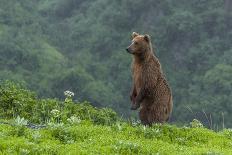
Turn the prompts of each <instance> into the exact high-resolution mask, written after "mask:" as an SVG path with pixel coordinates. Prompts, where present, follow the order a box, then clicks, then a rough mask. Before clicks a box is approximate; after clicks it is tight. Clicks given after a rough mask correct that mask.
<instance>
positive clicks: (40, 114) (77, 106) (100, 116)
mask: <svg viewBox="0 0 232 155" xmlns="http://www.w3.org/2000/svg"><path fill="white" fill-rule="evenodd" d="M67 92H68V93H67ZM65 94H66V95H65V96H66V99H65V101H60V100H57V99H38V97H37V96H36V95H35V93H33V92H31V91H29V90H26V89H24V88H23V87H22V86H21V85H19V84H15V83H12V82H9V81H6V82H2V83H1V84H0V117H1V118H8V119H11V118H15V117H17V116H20V117H21V118H24V119H26V120H29V121H30V122H33V123H41V124H42V123H47V122H55V123H59V122H63V123H68V122H70V121H69V120H70V118H73V117H78V118H79V119H80V120H90V121H92V122H94V123H96V124H104V125H106V124H112V123H114V122H116V121H117V114H116V112H114V111H113V110H111V109H108V108H102V109H98V108H96V107H93V106H91V105H90V103H89V102H86V101H85V102H81V103H79V102H78V103H75V102H73V101H72V96H73V95H74V94H72V93H71V92H69V91H66V92H65Z"/></svg>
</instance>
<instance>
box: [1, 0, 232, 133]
mask: <svg viewBox="0 0 232 155" xmlns="http://www.w3.org/2000/svg"><path fill="white" fill-rule="evenodd" d="M231 10H232V4H231V2H230V1H228V0H225V1H224V0H191V1H185V0H178V1H172V0H147V1H144V0H136V1H135V0H117V1H110V0H24V1H18V0H7V1H6V0H0V79H1V80H2V81H4V80H6V79H8V80H13V81H16V82H20V83H24V85H25V86H26V87H27V88H29V89H31V90H33V91H36V92H37V93H38V94H39V96H40V97H57V98H62V97H63V92H64V91H65V90H70V91H73V92H74V93H75V100H78V101H84V100H88V101H90V102H91V104H93V105H94V106H97V107H111V108H113V109H114V110H116V111H117V112H118V113H119V114H121V115H123V116H125V117H127V116H130V115H131V114H130V113H131V112H130V110H129V107H130V101H129V92H130V85H131V72H130V63H131V56H130V55H129V54H127V53H126V51H125V48H126V47H127V46H128V45H129V43H130V39H131V38H130V35H131V33H132V32H133V31H136V32H139V33H142V34H143V33H147V34H149V35H150V36H151V38H152V42H153V46H154V49H155V54H156V55H157V57H158V58H159V60H160V62H161V64H162V68H163V70H164V72H165V74H166V76H167V79H168V81H169V84H170V86H171V87H172V91H173V96H174V110H173V114H172V116H173V117H172V121H175V122H181V123H184V122H189V121H190V120H192V119H193V118H197V119H199V120H201V121H202V122H203V123H204V124H205V125H206V126H208V127H211V128H214V129H216V128H222V126H223V124H224V125H225V126H226V127H232V121H231V119H230V118H231V117H232V61H231V60H232V14H231ZM133 115H135V113H133Z"/></svg>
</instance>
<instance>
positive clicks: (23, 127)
mask: <svg viewBox="0 0 232 155" xmlns="http://www.w3.org/2000/svg"><path fill="white" fill-rule="evenodd" d="M0 86H1V87H0V88H1V89H0V99H1V100H0V110H1V119H0V153H2V154H157V153H158V154H230V153H231V151H232V150H231V148H232V132H231V129H224V130H223V131H220V132H215V131H213V130H209V129H206V128H204V127H203V125H202V124H201V122H200V121H198V120H196V119H195V120H193V121H192V122H191V123H190V127H189V126H185V127H176V126H174V125H167V124H153V125H152V126H150V127H148V126H143V125H141V124H140V123H139V122H138V121H132V122H126V121H123V120H119V119H118V117H117V115H116V112H114V111H113V110H112V109H108V108H101V109H98V108H95V107H93V106H91V105H90V104H89V103H88V102H83V103H76V102H74V101H73V97H74V95H75V94H74V93H72V92H70V91H65V92H64V95H65V100H64V101H59V100H57V99H38V98H37V97H36V95H35V94H34V93H32V92H30V91H28V90H25V89H23V88H22V86H20V85H16V84H14V83H12V82H9V81H6V82H4V83H1V85H0ZM16 101H17V102H16ZM21 101H23V103H24V104H20V103H21ZM32 103H33V104H32ZM6 105H9V106H6ZM12 107H13V110H12V111H10V109H12ZM16 114H17V117H16ZM34 123H37V124H34ZM38 124H40V125H38ZM41 124H42V125H41Z"/></svg>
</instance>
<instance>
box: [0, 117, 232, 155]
mask: <svg viewBox="0 0 232 155" xmlns="http://www.w3.org/2000/svg"><path fill="white" fill-rule="evenodd" d="M0 133H1V134H0V152H1V153H3V154H4V153H6V154H9V153H17V154H21V153H23V154H41V153H43V154H118V153H119V154H156V153H160V154H232V131H231V130H225V131H223V132H220V133H215V132H213V131H210V130H208V129H205V128H186V127H185V128H177V127H175V126H169V125H162V126H160V125H154V126H153V127H144V126H142V125H136V126H132V125H130V124H128V123H125V122H121V123H119V122H118V123H116V124H114V125H110V126H104V125H96V124H93V123H90V122H88V121H82V122H81V123H79V124H76V125H70V124H63V125H58V124H53V125H50V126H48V127H46V128H44V129H39V130H33V129H29V128H26V127H24V126H9V125H0Z"/></svg>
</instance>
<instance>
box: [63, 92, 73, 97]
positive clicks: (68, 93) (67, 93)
mask: <svg viewBox="0 0 232 155" xmlns="http://www.w3.org/2000/svg"><path fill="white" fill-rule="evenodd" d="M64 95H65V96H66V97H72V96H74V93H73V92H71V91H69V90H66V91H65V92H64Z"/></svg>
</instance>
